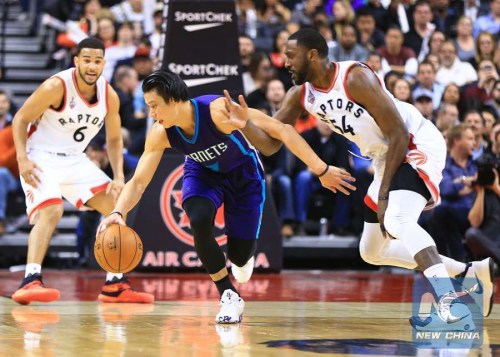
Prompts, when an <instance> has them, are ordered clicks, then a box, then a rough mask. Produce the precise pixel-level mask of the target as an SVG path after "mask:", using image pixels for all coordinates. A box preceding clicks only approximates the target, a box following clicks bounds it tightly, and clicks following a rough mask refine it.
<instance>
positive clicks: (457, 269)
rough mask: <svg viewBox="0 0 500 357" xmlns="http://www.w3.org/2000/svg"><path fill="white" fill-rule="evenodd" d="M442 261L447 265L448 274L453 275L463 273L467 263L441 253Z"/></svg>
mask: <svg viewBox="0 0 500 357" xmlns="http://www.w3.org/2000/svg"><path fill="white" fill-rule="evenodd" d="M440 257H441V261H442V262H443V264H444V266H445V267H446V270H447V271H448V274H449V275H450V276H451V277H454V276H457V275H458V274H460V273H463V272H464V271H465V268H466V266H467V265H466V264H465V263H462V262H459V261H456V260H455V259H451V258H448V257H445V256H444V255H440Z"/></svg>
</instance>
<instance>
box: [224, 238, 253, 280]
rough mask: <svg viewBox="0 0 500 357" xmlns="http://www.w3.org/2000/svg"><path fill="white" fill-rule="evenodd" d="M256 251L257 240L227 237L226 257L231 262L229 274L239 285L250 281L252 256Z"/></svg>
mask: <svg viewBox="0 0 500 357" xmlns="http://www.w3.org/2000/svg"><path fill="white" fill-rule="evenodd" d="M256 250H257V240H255V239H238V238H233V237H229V238H228V241H227V252H228V253H227V255H228V258H229V260H230V261H231V272H232V273H233V276H234V278H235V279H236V281H237V282H238V283H240V284H243V283H246V282H247V281H249V280H250V277H251V276H252V273H253V268H254V264H255V258H254V254H255V251H256Z"/></svg>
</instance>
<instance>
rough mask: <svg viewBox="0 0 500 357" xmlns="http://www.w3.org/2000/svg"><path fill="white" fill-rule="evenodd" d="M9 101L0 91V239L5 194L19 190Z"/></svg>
mask: <svg viewBox="0 0 500 357" xmlns="http://www.w3.org/2000/svg"><path fill="white" fill-rule="evenodd" d="M9 110H10V99H9V97H8V95H7V92H5V91H4V90H1V89H0V237H1V236H2V235H3V234H4V232H5V226H6V224H5V218H6V217H5V212H6V209H7V194H8V193H9V192H12V191H15V190H16V189H18V188H19V186H20V185H19V169H18V166H17V159H16V148H15V146H14V138H13V135H12V127H11V122H12V116H11V115H10V113H9Z"/></svg>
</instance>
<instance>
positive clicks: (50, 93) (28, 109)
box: [12, 78, 64, 188]
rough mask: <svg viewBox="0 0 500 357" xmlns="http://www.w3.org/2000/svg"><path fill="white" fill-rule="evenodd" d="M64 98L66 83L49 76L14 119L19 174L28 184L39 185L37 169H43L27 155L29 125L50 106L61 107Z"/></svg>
mask: <svg viewBox="0 0 500 357" xmlns="http://www.w3.org/2000/svg"><path fill="white" fill-rule="evenodd" d="M63 98H64V84H63V82H62V80H61V79H58V78H49V79H47V80H46V81H45V82H43V83H42V84H41V85H40V87H38V88H37V89H36V90H35V91H34V92H33V94H31V96H30V97H29V98H28V99H26V102H24V104H23V106H22V107H21V108H20V109H19V110H18V112H17V113H16V115H15V116H14V119H13V121H12V132H13V136H14V145H15V146H16V155H17V162H18V164H19V174H20V175H21V176H22V177H23V179H24V180H25V181H26V183H27V184H29V185H31V186H33V187H35V188H36V187H37V182H40V178H39V177H38V175H37V171H38V170H41V169H40V168H39V167H38V166H37V165H36V164H35V163H34V162H32V161H30V160H29V159H28V156H27V155H26V141H27V139H28V134H27V132H28V126H29V125H30V124H31V123H34V122H35V121H36V120H37V119H38V118H40V117H41V116H42V115H43V113H44V112H45V111H46V110H47V109H48V108H50V107H53V108H59V107H60V106H61V104H63V103H62V101H63Z"/></svg>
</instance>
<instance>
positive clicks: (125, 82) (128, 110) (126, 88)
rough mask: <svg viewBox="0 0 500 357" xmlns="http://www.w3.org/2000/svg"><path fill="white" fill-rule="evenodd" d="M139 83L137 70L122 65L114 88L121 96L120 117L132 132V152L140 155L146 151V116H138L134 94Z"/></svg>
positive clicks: (116, 74) (123, 124)
mask: <svg viewBox="0 0 500 357" xmlns="http://www.w3.org/2000/svg"><path fill="white" fill-rule="evenodd" d="M138 84H139V81H138V76H137V71H136V70H135V69H134V68H132V67H130V66H120V67H118V69H117V70H116V73H115V77H114V88H115V90H116V94H118V98H120V110H119V113H120V118H121V122H122V127H124V128H126V129H127V130H128V131H129V132H130V137H131V144H130V148H129V150H130V152H131V153H132V154H133V155H138V156H139V155H140V154H141V153H142V152H143V151H144V142H145V138H146V120H145V119H146V117H145V116H141V117H137V116H136V110H135V107H134V95H135V91H136V88H137V85H138Z"/></svg>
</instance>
